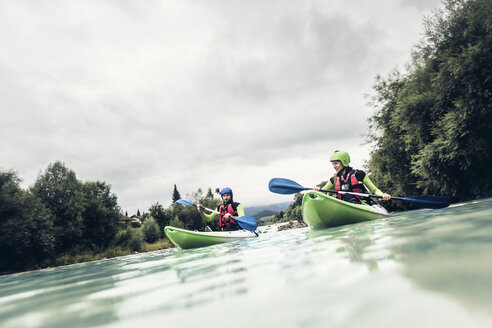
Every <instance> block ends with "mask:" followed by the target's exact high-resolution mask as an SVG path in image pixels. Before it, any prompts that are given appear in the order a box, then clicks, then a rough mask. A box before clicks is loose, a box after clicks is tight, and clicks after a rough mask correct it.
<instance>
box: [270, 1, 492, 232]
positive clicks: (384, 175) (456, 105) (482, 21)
mask: <svg viewBox="0 0 492 328" xmlns="http://www.w3.org/2000/svg"><path fill="white" fill-rule="evenodd" d="M424 26H425V34H424V37H423V39H422V40H421V41H420V42H419V44H418V45H417V46H416V47H415V49H414V50H413V53H412V59H411V61H410V63H408V65H407V67H406V72H405V73H403V72H399V71H394V72H392V73H391V74H390V75H389V76H387V77H385V78H384V77H381V76H378V77H377V78H376V83H375V85H374V87H373V88H374V91H375V93H374V95H372V96H371V97H370V103H369V105H370V106H371V108H372V109H373V110H374V114H373V115H372V117H371V118H370V121H369V122H370V132H369V133H368V139H369V140H368V141H369V142H370V144H372V145H373V151H372V152H371V156H370V159H369V161H368V163H367V167H365V169H366V170H367V172H368V173H369V175H370V176H371V180H372V181H373V182H374V183H375V184H376V185H377V186H378V187H379V189H381V190H383V191H385V192H388V193H390V194H393V195H398V196H404V197H405V196H411V195H421V194H434V195H442V196H447V197H450V198H451V199H452V201H454V202H457V201H465V200H470V199H475V198H480V197H488V196H491V195H492V190H491V188H492V165H491V163H492V1H490V0H447V1H444V2H443V8H442V9H441V10H439V11H436V12H435V13H434V15H433V16H432V17H429V18H426V19H425V20H424ZM295 199H296V202H295V203H294V204H292V205H291V207H289V208H288V209H287V210H286V211H282V212H279V213H277V215H276V216H274V218H273V221H276V222H280V221H287V220H296V219H298V218H299V215H300V201H299V198H298V195H296V198H295ZM384 206H385V207H386V208H387V209H389V210H403V209H408V205H406V204H405V203H403V202H398V201H389V202H384Z"/></svg>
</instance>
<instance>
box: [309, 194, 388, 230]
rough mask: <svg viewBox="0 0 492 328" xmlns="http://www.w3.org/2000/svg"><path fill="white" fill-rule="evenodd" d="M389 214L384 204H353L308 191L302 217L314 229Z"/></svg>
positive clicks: (372, 218)
mask: <svg viewBox="0 0 492 328" xmlns="http://www.w3.org/2000/svg"><path fill="white" fill-rule="evenodd" d="M387 215H388V212H387V211H386V209H385V208H384V207H382V206H379V205H373V206H368V205H360V204H352V203H349V202H346V201H343V200H339V199H338V198H335V197H332V196H328V195H326V194H324V193H321V192H317V191H308V192H307V193H306V194H304V197H303V198H302V218H303V220H304V221H305V222H306V223H307V224H308V225H309V226H310V227H311V228H313V229H321V228H329V227H336V226H341V225H344V224H351V223H357V222H362V221H367V220H374V219H378V218H381V217H384V216H387Z"/></svg>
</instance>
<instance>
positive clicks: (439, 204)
mask: <svg viewBox="0 0 492 328" xmlns="http://www.w3.org/2000/svg"><path fill="white" fill-rule="evenodd" d="M268 189H269V190H270V191H271V192H274V193H277V194H283V195H289V194H295V193H298V192H300V191H304V190H311V189H312V188H306V187H303V186H301V185H300V184H298V183H297V182H295V181H292V180H289V179H282V178H274V179H271V180H270V182H269V183H268ZM320 191H322V192H330V193H334V194H340V195H343V194H348V195H354V196H360V197H373V198H383V196H378V195H371V194H362V193H358V192H349V191H335V190H320ZM391 199H396V200H402V201H405V202H409V203H412V204H414V205H415V206H418V207H421V208H443V207H448V206H449V204H450V201H449V198H446V197H441V196H410V197H405V198H403V197H393V196H392V197H391Z"/></svg>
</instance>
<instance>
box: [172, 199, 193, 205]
mask: <svg viewBox="0 0 492 328" xmlns="http://www.w3.org/2000/svg"><path fill="white" fill-rule="evenodd" d="M176 203H178V204H181V205H195V204H193V202H192V201H191V200H189V199H178V200H177V201H176Z"/></svg>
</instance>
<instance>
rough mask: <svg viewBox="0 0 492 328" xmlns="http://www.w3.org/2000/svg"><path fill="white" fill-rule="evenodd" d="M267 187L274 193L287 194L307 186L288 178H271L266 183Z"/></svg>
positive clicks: (294, 192)
mask: <svg viewBox="0 0 492 328" xmlns="http://www.w3.org/2000/svg"><path fill="white" fill-rule="evenodd" d="M268 189H269V190H270V191H271V192H274V193H276V194H282V195H289V194H296V193H298V192H300V191H303V190H308V189H309V188H305V187H303V186H301V185H300V184H298V183H297V182H295V181H292V180H289V179H282V178H273V179H272V180H270V182H269V183H268Z"/></svg>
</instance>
